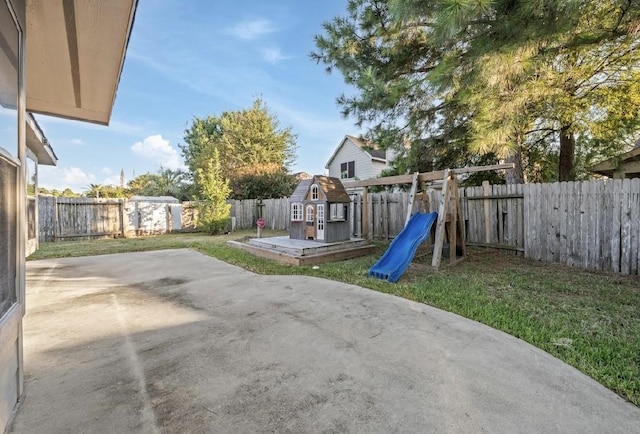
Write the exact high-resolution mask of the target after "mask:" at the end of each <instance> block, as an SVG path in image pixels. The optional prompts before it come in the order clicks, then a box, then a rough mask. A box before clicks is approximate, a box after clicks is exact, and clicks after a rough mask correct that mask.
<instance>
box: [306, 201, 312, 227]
mask: <svg viewBox="0 0 640 434" xmlns="http://www.w3.org/2000/svg"><path fill="white" fill-rule="evenodd" d="M307 223H313V206H311V205H307Z"/></svg>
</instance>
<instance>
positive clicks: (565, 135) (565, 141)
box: [558, 126, 576, 182]
mask: <svg viewBox="0 0 640 434" xmlns="http://www.w3.org/2000/svg"><path fill="white" fill-rule="evenodd" d="M575 151H576V138H575V136H574V135H573V133H572V132H570V131H569V127H567V126H564V127H562V128H561V129H560V158H559V161H558V181H560V182H562V181H573V180H575V172H574V170H573V165H574V159H575Z"/></svg>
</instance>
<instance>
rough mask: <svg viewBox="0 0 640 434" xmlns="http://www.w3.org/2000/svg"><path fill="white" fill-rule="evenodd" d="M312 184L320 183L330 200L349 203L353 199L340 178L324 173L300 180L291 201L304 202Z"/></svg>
mask: <svg viewBox="0 0 640 434" xmlns="http://www.w3.org/2000/svg"><path fill="white" fill-rule="evenodd" d="M312 184H318V186H319V187H320V189H321V190H322V191H323V192H324V194H325V196H326V197H327V201H328V202H334V203H336V202H337V203H348V202H350V201H351V200H350V199H349V195H348V194H347V191H346V190H345V189H344V185H342V182H341V181H340V180H339V179H338V178H332V177H330V176H322V175H316V176H314V177H313V178H311V179H305V180H302V181H300V183H299V184H298V186H297V187H296V189H295V191H294V192H293V194H292V195H291V198H290V199H289V200H290V201H291V202H302V201H303V200H304V198H305V197H306V196H307V192H308V191H309V188H310V187H311V185H312Z"/></svg>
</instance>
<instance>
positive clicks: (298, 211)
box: [291, 203, 302, 222]
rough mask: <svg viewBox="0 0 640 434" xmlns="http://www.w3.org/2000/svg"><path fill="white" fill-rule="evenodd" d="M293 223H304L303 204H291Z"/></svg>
mask: <svg viewBox="0 0 640 434" xmlns="http://www.w3.org/2000/svg"><path fill="white" fill-rule="evenodd" d="M291 221H294V222H301V221H302V204H301V203H294V204H291Z"/></svg>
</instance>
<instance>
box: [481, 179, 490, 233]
mask: <svg viewBox="0 0 640 434" xmlns="http://www.w3.org/2000/svg"><path fill="white" fill-rule="evenodd" d="M482 195H483V196H484V199H483V202H484V242H485V243H487V244H489V243H490V242H491V222H490V217H491V214H490V210H489V196H490V195H491V186H490V185H489V181H482Z"/></svg>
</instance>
